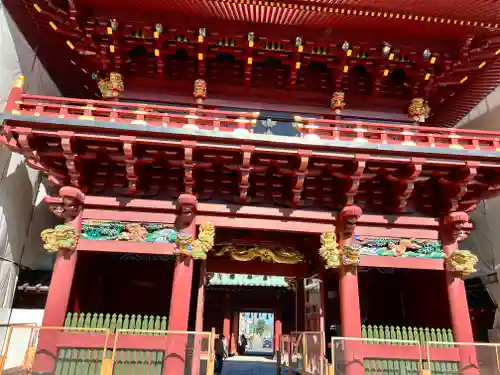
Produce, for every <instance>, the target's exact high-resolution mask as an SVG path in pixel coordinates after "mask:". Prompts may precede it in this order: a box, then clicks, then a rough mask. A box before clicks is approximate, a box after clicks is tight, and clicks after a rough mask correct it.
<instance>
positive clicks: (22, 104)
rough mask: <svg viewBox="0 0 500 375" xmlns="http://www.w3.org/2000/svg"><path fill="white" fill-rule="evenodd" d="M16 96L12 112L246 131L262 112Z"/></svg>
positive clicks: (11, 107) (134, 123) (139, 123)
mask: <svg viewBox="0 0 500 375" xmlns="http://www.w3.org/2000/svg"><path fill="white" fill-rule="evenodd" d="M13 96H15V95H11V96H10V97H9V101H10V100H11V99H12V97H13ZM17 99H18V100H15V101H14V102H10V103H9V105H8V107H7V108H9V109H11V110H10V112H11V113H13V114H20V115H28V116H30V115H31V116H36V117H38V116H44V117H55V118H67V119H74V120H88V121H109V122H113V123H128V124H133V125H144V126H146V125H149V126H159V127H172V128H187V129H202V130H215V131H242V132H245V133H250V132H251V131H252V129H253V127H254V126H255V124H256V122H257V120H256V119H257V118H258V117H259V115H260V113H259V112H236V111H235V112H233V111H221V110H215V109H202V108H195V107H180V106H179V107H174V106H165V105H155V104H146V103H125V102H123V103H122V102H111V101H102V100H84V99H75V98H64V97H51V96H40V95H29V94H20V95H19V98H17Z"/></svg>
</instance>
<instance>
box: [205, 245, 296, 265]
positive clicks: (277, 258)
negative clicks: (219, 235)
mask: <svg viewBox="0 0 500 375" xmlns="http://www.w3.org/2000/svg"><path fill="white" fill-rule="evenodd" d="M225 254H229V256H230V257H231V258H232V259H234V260H237V261H240V262H250V261H252V260H255V259H260V260H261V261H263V262H266V263H282V264H298V263H301V262H303V261H304V256H303V255H302V254H301V253H299V252H298V251H296V250H294V249H284V248H279V249H268V248H265V247H250V248H248V247H236V246H226V247H224V248H222V249H221V250H220V251H218V252H217V253H216V254H215V255H216V256H223V255H225Z"/></svg>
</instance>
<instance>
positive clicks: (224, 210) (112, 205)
mask: <svg viewBox="0 0 500 375" xmlns="http://www.w3.org/2000/svg"><path fill="white" fill-rule="evenodd" d="M45 201H46V202H47V203H48V204H51V203H57V202H59V198H54V197H46V198H45ZM125 210H129V211H130V212H127V211H125ZM175 210H176V206H175V202H174V200H157V199H140V198H133V199H127V198H117V197H96V196H91V195H90V196H87V197H86V200H85V210H84V213H83V217H84V218H86V219H107V220H123V221H152V222H173V218H175V214H174V212H175ZM197 212H198V214H199V215H201V216H203V217H216V216H224V217H226V218H227V217H231V219H233V218H235V217H242V218H243V217H249V218H255V217H262V218H268V219H278V220H281V221H292V220H297V221H307V222H308V223H310V222H316V223H328V224H330V225H332V224H334V223H335V221H336V213H334V212H331V211H313V210H307V209H293V208H275V207H255V206H251V205H245V206H243V205H235V204H219V203H199V204H198V208H197ZM153 213H161V215H163V216H162V218H160V216H156V215H155V216H153V215H152V216H151V218H152V219H150V220H143V219H140V220H139V219H137V215H138V214H141V215H144V216H143V217H144V219H145V218H146V214H153ZM169 214H171V215H169ZM165 215H169V216H165ZM198 220H200V219H198ZM357 224H358V225H363V224H365V225H373V226H383V227H386V228H391V227H405V228H407V227H416V228H428V229H431V228H432V229H438V228H439V221H438V220H437V219H435V218H432V217H415V216H395V215H394V216H387V215H369V214H365V215H362V216H361V217H360V218H359V220H358V222H357ZM469 227H471V225H470V224H469ZM260 228H262V227H260Z"/></svg>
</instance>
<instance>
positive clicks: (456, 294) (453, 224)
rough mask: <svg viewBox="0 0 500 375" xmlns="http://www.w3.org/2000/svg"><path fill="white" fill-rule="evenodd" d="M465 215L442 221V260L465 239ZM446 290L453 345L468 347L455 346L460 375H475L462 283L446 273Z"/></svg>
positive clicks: (455, 274)
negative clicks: (454, 343) (461, 343)
mask: <svg viewBox="0 0 500 375" xmlns="http://www.w3.org/2000/svg"><path fill="white" fill-rule="evenodd" d="M468 221H469V215H468V214H467V213H465V212H453V213H451V214H449V215H448V216H447V217H445V218H444V220H443V222H442V228H441V241H442V244H443V250H444V252H445V254H446V256H449V255H451V254H453V253H454V252H455V251H457V250H458V242H459V241H461V240H463V239H465V237H466V231H465V229H464V226H465V224H467V223H468ZM446 286H447V289H448V303H449V305H450V316H451V325H452V328H453V335H454V336H455V340H456V341H457V342H463V343H469V342H470V343H471V345H458V346H457V347H458V350H459V355H460V373H461V374H467V375H477V374H479V367H478V363H477V358H476V349H475V347H474V345H473V344H472V343H473V342H474V336H473V334H472V325H471V321H470V315H469V306H468V304H467V295H466V292H465V285H464V281H463V280H462V278H461V275H460V274H458V273H456V272H454V271H453V270H450V269H448V270H447V271H446Z"/></svg>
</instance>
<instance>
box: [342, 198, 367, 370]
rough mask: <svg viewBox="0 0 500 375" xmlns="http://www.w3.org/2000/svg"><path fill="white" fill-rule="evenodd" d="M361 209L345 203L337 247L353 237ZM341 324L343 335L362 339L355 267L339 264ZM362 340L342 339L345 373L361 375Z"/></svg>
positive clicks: (350, 240)
mask: <svg viewBox="0 0 500 375" xmlns="http://www.w3.org/2000/svg"><path fill="white" fill-rule="evenodd" d="M361 214H362V211H361V209H360V208H359V207H357V206H347V207H344V209H343V210H342V211H341V212H340V214H339V219H338V224H337V232H338V237H339V238H338V240H339V246H344V245H349V244H351V243H352V242H353V240H354V229H355V227H356V221H357V219H358V218H359V217H360V216H361ZM339 284H340V285H339V291H340V319H341V321H340V324H341V333H342V336H343V337H350V338H358V337H359V338H361V313H360V307H359V287H358V270H357V267H356V266H342V267H341V268H340V272H339ZM361 351H362V343H361V340H359V341H358V340H355V341H350V340H346V341H345V342H344V360H345V374H346V375H362V374H364V372H365V370H364V363H363V356H362V354H361Z"/></svg>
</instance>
